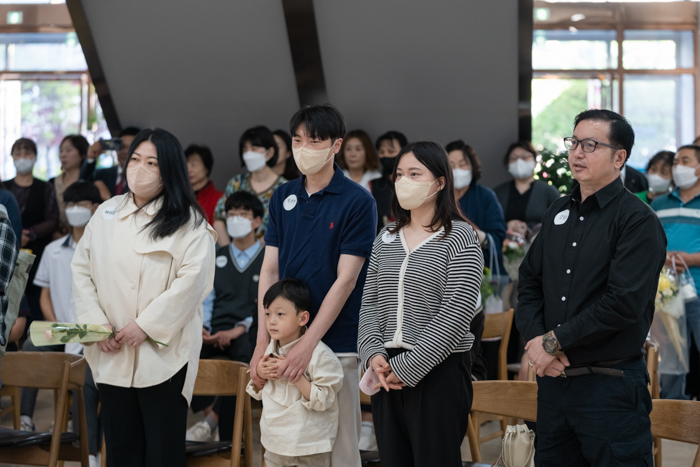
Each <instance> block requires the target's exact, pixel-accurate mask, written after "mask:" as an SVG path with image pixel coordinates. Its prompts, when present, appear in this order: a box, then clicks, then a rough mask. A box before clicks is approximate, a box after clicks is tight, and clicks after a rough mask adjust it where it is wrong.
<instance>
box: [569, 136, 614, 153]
mask: <svg viewBox="0 0 700 467" xmlns="http://www.w3.org/2000/svg"><path fill="white" fill-rule="evenodd" d="M579 144H580V145H581V149H583V152H587V153H591V152H593V151H595V149H596V147H598V145H601V146H605V147H606V148H612V149H622V148H621V147H619V146H611V145H609V144H605V143H600V142H598V141H596V140H594V139H584V140H582V141H579V140H577V139H576V138H571V137H569V138H564V147H565V148H566V149H568V150H569V151H573V150H574V149H576V148H577V147H578V145H579Z"/></svg>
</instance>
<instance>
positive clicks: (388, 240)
mask: <svg viewBox="0 0 700 467" xmlns="http://www.w3.org/2000/svg"><path fill="white" fill-rule="evenodd" d="M394 240H396V234H395V233H390V232H389V231H388V230H387V231H386V232H384V234H383V235H382V241H383V242H384V243H391V242H393V241H394Z"/></svg>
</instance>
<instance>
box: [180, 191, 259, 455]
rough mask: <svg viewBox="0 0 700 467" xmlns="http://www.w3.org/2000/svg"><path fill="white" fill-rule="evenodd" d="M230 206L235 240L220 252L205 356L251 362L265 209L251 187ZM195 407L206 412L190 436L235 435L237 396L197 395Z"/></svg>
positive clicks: (208, 303) (208, 302)
mask: <svg viewBox="0 0 700 467" xmlns="http://www.w3.org/2000/svg"><path fill="white" fill-rule="evenodd" d="M225 209H226V230H227V232H228V234H229V236H230V237H231V243H230V244H229V245H226V246H223V247H221V248H219V249H218V251H217V253H216V273H215V275H214V289H213V290H212V291H211V293H210V294H209V296H208V297H207V298H206V299H205V300H204V304H203V308H204V323H203V328H202V352H201V355H200V358H202V359H209V358H215V357H219V356H224V357H228V358H229V359H231V360H234V361H237V362H245V363H247V362H249V361H250V358H251V357H252V353H253V351H252V348H251V345H250V339H249V338H248V331H249V330H250V327H251V325H252V324H253V315H255V314H256V312H257V306H258V281H259V280H260V267H261V266H262V262H263V256H264V252H265V249H264V248H263V247H262V245H261V244H260V242H259V241H258V239H257V238H256V236H255V231H256V229H257V228H258V227H259V226H260V224H261V223H262V218H263V215H264V212H265V211H264V208H263V205H262V202H261V201H260V200H259V199H258V197H257V196H255V195H254V194H252V193H249V192H247V191H237V192H235V193H233V194H232V195H231V196H229V197H228V198H227V199H226V204H225ZM191 405H192V410H193V411H195V412H198V411H199V410H202V409H204V410H205V413H207V416H206V417H205V419H204V420H202V421H201V422H199V423H197V424H195V425H193V426H192V427H191V428H190V429H189V430H187V439H188V440H191V441H210V440H211V439H212V433H213V432H214V430H215V428H216V426H217V425H220V428H219V434H220V439H221V440H230V439H232V437H233V411H234V407H235V397H219V398H217V400H216V402H215V403H214V404H212V398H211V397H195V398H193V399H192V404H191ZM205 407H206V408H205ZM219 419H221V420H220V423H219Z"/></svg>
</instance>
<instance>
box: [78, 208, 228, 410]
mask: <svg viewBox="0 0 700 467" xmlns="http://www.w3.org/2000/svg"><path fill="white" fill-rule="evenodd" d="M161 204H162V201H160V200H159V201H157V202H154V203H152V204H150V205H148V206H146V207H145V208H144V209H142V210H140V211H139V210H138V208H137V206H136V205H135V204H134V202H133V197H132V195H131V194H126V195H121V196H115V197H114V198H112V199H110V200H108V201H106V202H105V203H103V204H101V205H100V207H99V208H98V209H97V211H96V212H95V215H93V216H92V219H91V220H90V222H89V223H88V225H87V227H86V228H85V234H84V235H83V237H82V239H81V240H80V243H79V244H78V247H77V249H76V252H75V256H74V257H73V262H72V272H73V301H74V305H75V314H76V319H77V321H78V322H79V323H84V324H105V323H110V324H112V325H113V326H114V327H115V328H116V329H123V328H124V327H125V326H126V325H127V324H129V323H130V322H131V321H133V320H135V321H136V323H137V324H138V325H139V326H140V327H141V329H143V330H144V332H145V333H146V334H148V336H149V337H151V338H152V339H154V340H156V341H160V342H163V343H166V344H168V347H164V346H160V345H156V344H151V343H149V342H147V341H144V342H143V343H142V344H141V345H139V346H138V347H136V348H133V347H131V346H129V345H128V344H125V345H122V347H121V349H120V350H118V351H116V352H112V353H105V352H102V351H100V349H99V348H98V346H97V345H90V346H86V347H85V357H86V358H87V361H88V363H89V364H90V368H91V369H92V372H93V376H94V378H95V381H96V382H97V383H103V384H110V385H114V386H121V387H136V388H143V387H149V386H155V385H157V384H160V383H162V382H164V381H166V380H168V379H170V378H171V377H173V376H174V375H175V374H176V373H177V372H178V371H179V370H181V369H182V367H183V366H184V365H185V364H187V365H188V366H187V376H186V379H185V385H184V387H183V390H182V395H183V396H185V398H186V399H187V401H188V403H189V401H190V400H191V398H192V391H193V389H194V381H195V378H196V376H197V369H198V367H199V352H200V349H201V347H202V302H203V300H204V297H206V296H207V294H208V293H209V292H210V291H211V289H212V286H213V282H214V254H215V253H214V244H215V242H216V232H215V231H214V229H212V228H211V226H209V224H207V222H206V220H205V221H204V222H203V223H201V224H200V225H199V226H195V224H194V219H192V220H191V221H190V225H189V226H187V227H183V228H181V229H180V230H178V231H177V232H175V233H174V234H173V235H171V236H169V237H167V238H164V239H158V240H155V241H154V240H151V237H150V235H149V230H150V229H147V230H143V227H144V226H145V225H146V224H147V223H148V222H150V221H151V220H152V219H153V217H154V216H155V215H156V213H157V212H158V209H159V208H160V206H161Z"/></svg>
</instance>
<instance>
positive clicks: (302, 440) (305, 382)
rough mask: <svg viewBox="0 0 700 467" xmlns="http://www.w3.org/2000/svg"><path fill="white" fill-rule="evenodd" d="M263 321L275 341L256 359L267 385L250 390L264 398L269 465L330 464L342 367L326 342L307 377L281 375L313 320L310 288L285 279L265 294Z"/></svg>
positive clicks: (263, 424) (264, 435) (313, 358)
mask: <svg viewBox="0 0 700 467" xmlns="http://www.w3.org/2000/svg"><path fill="white" fill-rule="evenodd" d="M263 306H264V308H265V325H266V327H267V331H268V332H269V334H270V337H271V341H270V345H269V346H268V348H267V350H266V351H265V357H264V358H263V359H262V360H260V363H259V364H258V368H257V371H258V375H260V376H261V377H262V378H263V379H265V380H266V381H265V384H264V386H263V387H259V386H256V385H255V383H254V382H253V381H250V383H248V388H247V392H248V394H250V395H251V396H252V397H253V398H255V399H257V400H262V401H263V412H262V418H261V419H260V430H261V432H262V438H261V442H262V445H263V446H264V447H265V461H266V463H267V465H268V467H291V466H304V467H306V466H308V467H328V466H330V461H331V451H332V450H333V443H334V442H335V438H336V435H337V433H338V400H337V398H336V395H337V393H338V391H339V390H340V388H341V386H342V384H343V368H342V366H341V365H340V361H339V360H338V358H337V357H336V356H335V353H333V351H332V350H331V349H330V348H329V347H328V346H326V344H324V343H323V342H319V343H318V345H317V346H316V348H315V349H314V351H313V354H312V356H311V361H310V362H309V365H308V366H307V367H306V370H305V371H304V377H302V378H299V379H298V381H297V382H296V383H291V382H289V381H287V380H286V379H279V378H278V377H277V369H278V367H279V365H280V363H281V361H283V360H284V359H285V356H286V355H287V353H288V352H289V350H290V349H291V348H292V347H294V345H295V344H296V343H297V342H298V341H299V339H301V336H302V335H303V334H304V331H305V330H306V323H308V321H309V312H308V310H309V308H310V306H311V293H310V292H309V289H308V288H307V287H306V286H305V285H304V284H303V283H302V282H301V281H299V280H297V279H284V280H281V281H279V282H277V283H276V284H274V285H273V286H272V287H270V288H269V289H268V290H267V292H266V293H265V297H264V299H263Z"/></svg>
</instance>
